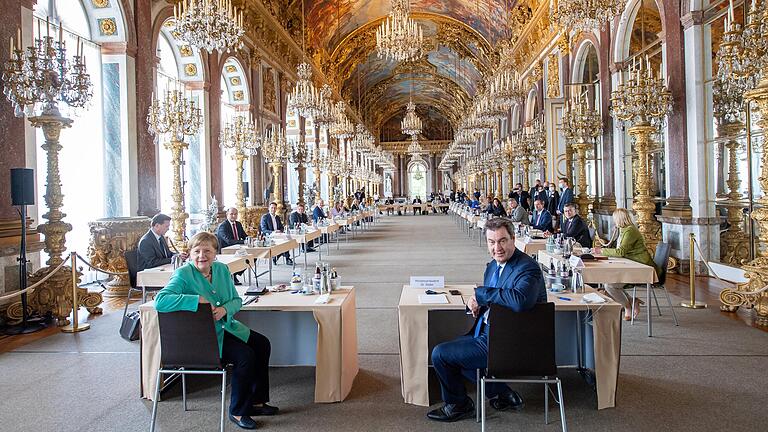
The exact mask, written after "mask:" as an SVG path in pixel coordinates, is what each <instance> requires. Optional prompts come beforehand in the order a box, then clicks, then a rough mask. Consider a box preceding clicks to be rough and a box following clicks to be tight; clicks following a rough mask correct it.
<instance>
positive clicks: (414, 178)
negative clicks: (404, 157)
mask: <svg viewBox="0 0 768 432" xmlns="http://www.w3.org/2000/svg"><path fill="white" fill-rule="evenodd" d="M426 196H427V164H426V163H425V162H424V161H416V162H411V163H410V164H408V198H409V199H410V200H413V199H415V198H416V197H420V198H421V199H422V200H424V199H425V198H426Z"/></svg>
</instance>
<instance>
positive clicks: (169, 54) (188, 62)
mask: <svg viewBox="0 0 768 432" xmlns="http://www.w3.org/2000/svg"><path fill="white" fill-rule="evenodd" d="M172 20H173V18H170V19H169V20H166V21H165V23H164V24H163V25H162V28H161V30H160V34H159V35H158V38H157V57H158V58H159V63H158V65H157V74H156V77H155V96H156V97H157V98H158V99H159V98H162V97H164V95H165V92H166V91H167V90H179V91H183V92H184V94H185V97H186V98H188V99H191V100H192V101H193V102H194V103H195V106H196V107H197V108H199V109H200V112H201V113H203V115H204V113H206V111H207V110H206V109H205V107H204V106H203V100H204V98H203V97H202V90H199V89H198V88H200V87H202V86H201V85H200V86H192V84H199V83H202V79H203V76H202V69H203V68H202V64H201V62H200V53H199V52H198V50H197V49H196V48H192V47H190V46H188V45H184V44H183V43H180V42H179V41H176V40H175V39H174V38H173V34H172V32H171V29H172V28H173V24H172ZM204 123H205V122H203V124H204ZM204 129H205V128H204V127H203V126H201V127H200V130H199V131H198V133H197V134H196V135H193V136H191V137H190V136H186V137H185V138H184V140H185V142H186V143H187V144H188V145H189V146H188V148H187V150H186V151H185V152H184V153H183V154H182V158H183V160H184V164H183V165H182V167H183V168H182V182H183V184H184V203H185V206H186V211H187V213H189V214H190V217H191V218H192V219H194V218H195V216H194V215H195V214H199V213H200V212H202V210H203V208H204V207H205V205H206V204H205V202H206V201H207V197H206V196H204V191H205V190H206V188H205V187H204V185H205V182H206V177H205V176H206V172H207V170H205V169H204V168H203V167H205V166H206V163H207V162H206V157H205V152H204V151H202V149H203V148H204V147H203V146H204V140H203V137H204V136H205V133H204ZM166 139H167V138H166V137H158V138H156V140H155V142H156V145H157V163H158V170H157V172H158V187H157V194H158V197H159V201H160V211H162V212H164V213H166V214H170V212H171V207H172V206H173V198H172V195H171V194H172V192H173V170H172V169H171V151H170V150H168V149H166V148H165V144H166V142H165V140H166ZM191 222H192V221H190V223H188V224H187V228H188V229H190V230H192V229H194V227H193V225H194V224H193V223H191Z"/></svg>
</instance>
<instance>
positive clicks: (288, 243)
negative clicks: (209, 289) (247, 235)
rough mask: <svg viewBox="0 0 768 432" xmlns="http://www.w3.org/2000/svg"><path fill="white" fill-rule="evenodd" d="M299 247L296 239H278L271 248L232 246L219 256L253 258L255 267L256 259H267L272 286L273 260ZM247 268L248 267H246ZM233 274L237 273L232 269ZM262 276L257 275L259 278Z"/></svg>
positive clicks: (223, 249)
mask: <svg viewBox="0 0 768 432" xmlns="http://www.w3.org/2000/svg"><path fill="white" fill-rule="evenodd" d="M297 247H299V243H298V242H297V241H296V239H293V238H291V239H288V238H279V237H278V238H276V239H275V244H273V245H270V246H253V247H249V246H245V245H232V246H228V247H225V248H222V249H221V253H222V254H223V255H219V256H233V255H234V256H238V257H241V258H243V260H245V258H253V259H254V265H255V259H266V260H267V262H268V265H269V270H268V272H269V284H270V285H272V258H276V257H279V256H280V255H281V254H283V253H285V252H289V251H292V250H294V249H296V248H297ZM246 268H247V266H246ZM229 271H230V272H232V273H235V272H234V271H232V269H230V270H229ZM258 276H260V275H257V278H258ZM257 282H258V281H257Z"/></svg>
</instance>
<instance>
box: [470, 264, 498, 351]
mask: <svg viewBox="0 0 768 432" xmlns="http://www.w3.org/2000/svg"><path fill="white" fill-rule="evenodd" d="M500 276H501V266H500V265H498V264H497V265H496V271H494V272H493V276H492V277H491V280H490V283H489V284H488V286H489V287H492V288H498V285H499V277H500ZM483 326H485V322H484V320H483V316H482V315H480V321H479V322H478V323H477V326H475V337H478V336H480V332H482V331H483Z"/></svg>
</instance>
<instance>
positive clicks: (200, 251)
mask: <svg viewBox="0 0 768 432" xmlns="http://www.w3.org/2000/svg"><path fill="white" fill-rule="evenodd" d="M217 250H218V241H217V239H216V236H215V235H213V234H211V233H208V232H200V233H197V234H195V236H193V237H192V239H191V240H190V241H189V261H188V262H187V264H185V265H183V266H181V267H180V268H178V269H177V270H176V271H175V272H173V275H172V276H171V280H170V281H169V282H168V285H166V286H165V288H163V289H162V290H160V292H158V293H157V296H155V307H156V308H157V311H158V312H160V313H162V312H175V311H196V310H197V309H198V307H210V308H211V312H212V314H213V320H214V321H215V329H216V338H217V339H218V341H219V355H220V356H221V359H222V361H223V363H225V364H227V363H231V364H233V365H234V369H233V371H232V392H231V397H230V406H229V418H230V419H231V420H232V421H233V422H234V423H235V424H237V425H238V426H240V427H241V428H243V429H255V428H256V422H255V421H254V420H253V419H252V418H251V417H250V416H253V415H274V414H277V411H278V409H277V408H276V407H273V406H270V405H267V402H268V401H269V356H270V353H271V345H270V343H269V339H267V338H266V337H265V336H264V335H261V334H259V333H257V332H255V331H253V330H251V329H249V328H248V327H246V326H245V325H243V324H241V323H240V322H239V321H237V320H236V319H235V318H234V315H235V314H236V313H237V312H238V311H239V310H240V308H241V307H242V305H243V302H242V299H241V298H240V296H239V295H238V293H237V291H236V290H235V285H234V283H233V282H232V275H231V273H230V272H229V269H228V268H227V266H226V265H225V264H222V263H219V262H216V251H217Z"/></svg>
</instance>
